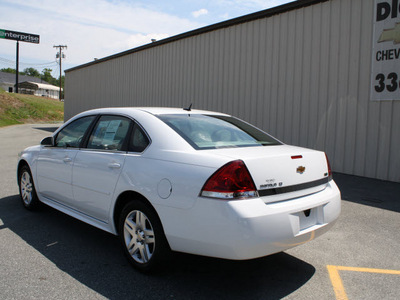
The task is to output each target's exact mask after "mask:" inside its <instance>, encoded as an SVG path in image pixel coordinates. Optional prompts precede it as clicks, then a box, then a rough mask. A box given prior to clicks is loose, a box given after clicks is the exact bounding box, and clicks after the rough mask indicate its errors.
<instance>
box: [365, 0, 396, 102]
mask: <svg viewBox="0 0 400 300" xmlns="http://www.w3.org/2000/svg"><path fill="white" fill-rule="evenodd" d="M372 49H373V50H372V68H371V72H372V73H371V100H400V0H375V10H374V34H373V38H372Z"/></svg>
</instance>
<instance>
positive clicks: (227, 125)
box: [158, 114, 281, 150]
mask: <svg viewBox="0 0 400 300" xmlns="http://www.w3.org/2000/svg"><path fill="white" fill-rule="evenodd" d="M158 118H160V119H161V120H162V121H164V122H165V123H166V124H167V125H168V126H170V127H171V128H172V129H174V130H175V131H176V132H177V133H178V134H179V135H180V136H181V137H182V138H184V139H185V140H186V141H187V142H188V143H189V144H190V145H192V147H194V148H195V149H198V150H202V149H217V148H233V147H256V146H269V145H280V144H281V143H280V142H279V141H277V140H276V139H274V138H273V137H271V136H270V135H268V134H266V133H265V132H263V131H261V130H260V129H258V128H256V127H254V126H252V125H250V124H248V123H246V122H243V121H241V120H239V119H237V118H234V117H228V116H215V115H192V114H187V115H181V114H177V115H159V116H158Z"/></svg>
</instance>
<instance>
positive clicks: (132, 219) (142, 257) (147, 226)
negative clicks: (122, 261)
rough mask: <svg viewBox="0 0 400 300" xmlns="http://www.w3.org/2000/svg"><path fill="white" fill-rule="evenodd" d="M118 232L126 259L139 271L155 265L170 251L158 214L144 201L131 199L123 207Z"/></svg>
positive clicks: (147, 269) (152, 267)
mask: <svg viewBox="0 0 400 300" xmlns="http://www.w3.org/2000/svg"><path fill="white" fill-rule="evenodd" d="M119 235H120V239H121V242H122V246H123V248H124V252H125V254H126V256H127V257H128V260H129V261H130V263H131V264H132V265H133V266H134V267H135V268H137V269H138V270H140V271H144V272H148V271H150V270H152V269H154V267H156V266H157V265H158V264H159V263H160V262H161V261H162V260H163V259H164V258H165V257H166V255H167V253H168V252H169V246H168V242H167V240H166V238H165V235H164V231H163V229H162V225H161V222H160V220H159V218H158V216H157V214H156V213H155V212H154V210H153V209H152V208H150V207H149V206H148V205H146V204H144V203H143V202H140V201H131V202H129V203H128V204H127V205H126V206H125V207H124V209H123V210H122V213H121V216H120V220H119Z"/></svg>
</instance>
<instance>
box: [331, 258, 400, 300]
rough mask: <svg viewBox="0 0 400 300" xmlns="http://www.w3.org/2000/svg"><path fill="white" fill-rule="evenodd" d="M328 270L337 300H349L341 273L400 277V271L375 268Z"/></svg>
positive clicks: (340, 267)
mask: <svg viewBox="0 0 400 300" xmlns="http://www.w3.org/2000/svg"><path fill="white" fill-rule="evenodd" d="M326 268H327V269H328V273H329V277H330V279H331V283H332V286H333V290H334V292H335V295H336V299H337V300H348V298H347V295H346V291H345V289H344V286H343V281H342V278H340V275H339V271H353V272H364V273H378V274H390V275H400V271H398V270H385V269H373V268H356V267H345V266H331V265H328V266H326Z"/></svg>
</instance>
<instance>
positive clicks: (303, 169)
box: [296, 166, 306, 174]
mask: <svg viewBox="0 0 400 300" xmlns="http://www.w3.org/2000/svg"><path fill="white" fill-rule="evenodd" d="M305 170H306V167H303V166H299V167H297V170H296V172H297V173H299V174H303V173H304V172H305Z"/></svg>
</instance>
